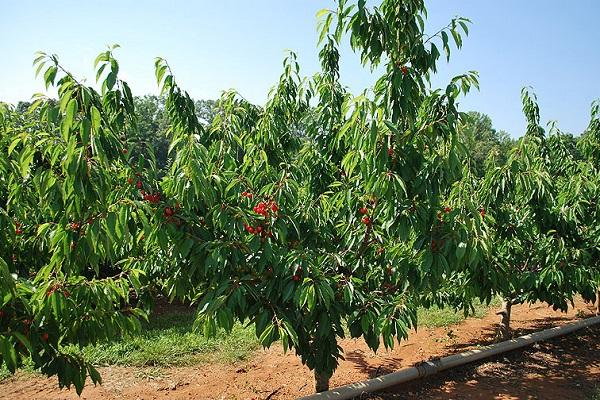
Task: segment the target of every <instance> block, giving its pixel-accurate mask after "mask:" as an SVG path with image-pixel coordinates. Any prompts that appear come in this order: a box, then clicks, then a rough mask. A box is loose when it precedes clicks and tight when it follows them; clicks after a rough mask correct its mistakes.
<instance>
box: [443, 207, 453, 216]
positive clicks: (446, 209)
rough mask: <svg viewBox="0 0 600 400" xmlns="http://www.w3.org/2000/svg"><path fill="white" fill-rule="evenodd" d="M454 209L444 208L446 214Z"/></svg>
mask: <svg viewBox="0 0 600 400" xmlns="http://www.w3.org/2000/svg"><path fill="white" fill-rule="evenodd" d="M450 211H452V209H451V208H450V207H444V212H445V213H446V214H448V213H449V212H450Z"/></svg>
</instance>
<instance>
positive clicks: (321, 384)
mask: <svg viewBox="0 0 600 400" xmlns="http://www.w3.org/2000/svg"><path fill="white" fill-rule="evenodd" d="M329 378H330V377H329V375H327V374H326V373H324V372H317V371H316V370H315V391H316V392H317V393H321V392H325V391H327V390H329Z"/></svg>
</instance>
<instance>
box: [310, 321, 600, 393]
mask: <svg viewBox="0 0 600 400" xmlns="http://www.w3.org/2000/svg"><path fill="white" fill-rule="evenodd" d="M597 323H600V316H598V317H593V318H587V319H584V320H581V321H577V322H574V323H571V324H567V325H564V326H557V327H554V328H550V329H546V330H543V331H540V332H535V333H532V334H529V335H525V336H521V337H519V338H516V339H512V340H507V341H505V342H501V343H496V344H493V345H490V346H485V347H482V348H480V349H476V350H470V351H466V352H464V353H460V354H454V355H451V356H447V357H443V358H438V359H433V360H430V361H424V362H422V363H419V364H417V365H415V366H414V367H410V368H405V369H401V370H400V371H396V372H393V373H391V374H387V375H383V376H380V377H377V378H373V379H369V380H366V381H362V382H357V383H352V384H350V385H344V386H340V387H338V388H335V389H332V390H329V391H327V392H322V393H316V394H313V395H310V396H306V397H302V398H301V399H300V400H321V399H335V400H344V399H352V398H354V397H358V396H360V395H362V394H365V393H371V392H376V391H379V390H383V389H386V388H389V387H392V386H396V385H398V384H401V383H405V382H409V381H412V380H415V379H418V378H423V377H426V376H430V375H433V374H436V373H438V372H440V371H444V370H446V369H449V368H454V367H458V366H460V365H464V364H468V363H472V362H474V361H478V360H481V359H483V358H488V357H492V356H495V355H497V354H502V353H505V352H508V351H511V350H515V349H519V348H521V347H525V346H529V345H532V344H534V343H537V342H541V341H544V340H548V339H552V338H555V337H558V336H563V335H567V334H569V333H571V332H574V331H577V330H579V329H582V328H586V327H588V326H592V325H594V324H597Z"/></svg>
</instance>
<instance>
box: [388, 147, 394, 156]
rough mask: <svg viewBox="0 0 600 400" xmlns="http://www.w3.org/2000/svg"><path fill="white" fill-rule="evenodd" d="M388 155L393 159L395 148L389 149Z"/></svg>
mask: <svg viewBox="0 0 600 400" xmlns="http://www.w3.org/2000/svg"><path fill="white" fill-rule="evenodd" d="M387 154H388V156H389V157H392V156H393V155H394V148H393V147H390V148H389V149H388V151H387Z"/></svg>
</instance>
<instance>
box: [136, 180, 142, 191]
mask: <svg viewBox="0 0 600 400" xmlns="http://www.w3.org/2000/svg"><path fill="white" fill-rule="evenodd" d="M135 185H136V186H137V188H138V189H141V188H142V181H137V183H136V184H135Z"/></svg>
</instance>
